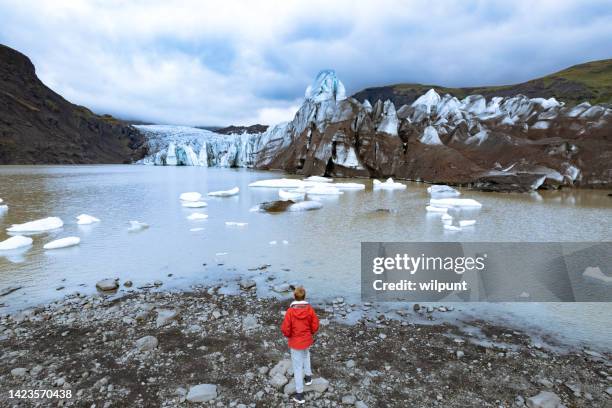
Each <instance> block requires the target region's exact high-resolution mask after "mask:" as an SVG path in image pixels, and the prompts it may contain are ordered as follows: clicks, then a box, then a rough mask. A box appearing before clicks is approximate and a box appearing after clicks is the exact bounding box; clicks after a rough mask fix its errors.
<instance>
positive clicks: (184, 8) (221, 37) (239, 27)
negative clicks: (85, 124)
mask: <svg viewBox="0 0 612 408" xmlns="http://www.w3.org/2000/svg"><path fill="white" fill-rule="evenodd" d="M610 38H612V8H611V7H610V6H609V2H607V1H598V0H592V1H578V0H565V1H551V0H544V1H538V2H533V1H527V0H517V1H512V2H505V1H502V2H491V1H477V0H476V1H462V0H449V1H445V2H431V1H395V0H382V1H364V2H352V1H346V0H342V1H333V2H329V1H319V0H317V1H303V2H302V1H292V2H275V1H257V2H252V1H251V2H249V1H239V2H224V3H222V5H221V6H220V5H219V3H216V2H200V1H196V0H193V1H184V2H181V3H180V4H178V5H172V4H169V2H165V1H160V0H157V1H139V0H135V1H131V2H123V1H120V0H111V1H104V2H102V1H80V2H74V1H67V0H66V1H54V2H39V1H33V0H23V1H7V0H0V42H2V43H4V44H7V45H9V46H11V47H14V48H16V49H18V50H20V51H22V52H23V53H25V54H26V55H28V56H29V57H31V58H32V60H33V62H34V63H35V65H36V67H37V71H38V73H39V76H40V77H41V79H42V80H43V81H44V82H45V83H47V84H48V85H49V86H50V87H52V88H53V89H55V90H56V91H57V92H59V93H60V94H62V95H64V96H65V97H66V98H67V99H69V100H71V101H73V102H76V103H80V104H83V105H86V106H88V107H90V108H92V109H94V110H95V111H97V112H100V113H102V112H108V113H112V114H115V115H117V116H120V117H130V118H139V119H143V120H150V121H155V122H163V123H180V124H192V125H193V124H199V125H201V124H209V125H210V124H230V123H244V124H247V123H254V122H265V123H273V122H276V121H280V120H287V119H290V117H291V115H292V112H293V110H294V109H295V107H296V106H297V105H298V104H299V103H300V101H301V98H302V97H303V91H304V89H305V88H306V86H307V85H308V84H309V82H310V81H311V80H312V79H313V78H314V76H315V75H316V73H317V72H318V71H319V70H320V69H324V68H333V69H336V70H337V71H338V74H339V76H340V78H341V80H342V81H343V82H344V83H345V85H346V87H347V90H348V91H349V92H351V93H352V92H356V91H358V90H359V89H362V88H364V87H368V86H377V85H384V84H390V83H398V82H421V83H429V84H441V85H447V86H473V85H486V84H505V83H513V82H520V81H524V80H527V79H531V78H534V77H537V76H540V75H544V74H547V73H550V72H553V71H556V70H559V69H562V68H564V67H567V66H569V65H572V64H576V63H580V62H584V61H588V60H593V59H602V58H610V57H611V56H612V42H611V41H610V40H609V39H610Z"/></svg>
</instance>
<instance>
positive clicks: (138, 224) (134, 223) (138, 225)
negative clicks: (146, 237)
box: [128, 221, 149, 232]
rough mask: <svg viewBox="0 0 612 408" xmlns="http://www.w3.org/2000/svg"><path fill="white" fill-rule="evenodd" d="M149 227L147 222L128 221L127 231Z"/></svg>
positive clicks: (136, 230)
mask: <svg viewBox="0 0 612 408" xmlns="http://www.w3.org/2000/svg"><path fill="white" fill-rule="evenodd" d="M147 228H149V224H147V223H144V222H140V221H130V228H128V232H138V231H142V230H144V229H147Z"/></svg>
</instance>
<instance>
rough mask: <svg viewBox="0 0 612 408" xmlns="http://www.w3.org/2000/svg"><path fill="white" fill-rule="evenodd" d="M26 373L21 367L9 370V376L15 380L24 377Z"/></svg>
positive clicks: (26, 370)
mask: <svg viewBox="0 0 612 408" xmlns="http://www.w3.org/2000/svg"><path fill="white" fill-rule="evenodd" d="M27 373H28V369H27V368H23V367H18V368H13V369H12V370H11V375H12V376H13V377H16V378H21V377H25V376H26V374H27Z"/></svg>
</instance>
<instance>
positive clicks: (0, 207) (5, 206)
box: [0, 204, 8, 213]
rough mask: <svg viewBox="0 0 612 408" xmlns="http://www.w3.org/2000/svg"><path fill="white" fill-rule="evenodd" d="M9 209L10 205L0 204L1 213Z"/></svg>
mask: <svg viewBox="0 0 612 408" xmlns="http://www.w3.org/2000/svg"><path fill="white" fill-rule="evenodd" d="M7 210H8V205H6V204H2V205H0V213H3V212H5V211H7Z"/></svg>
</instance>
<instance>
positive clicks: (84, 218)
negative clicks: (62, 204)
mask: <svg viewBox="0 0 612 408" xmlns="http://www.w3.org/2000/svg"><path fill="white" fill-rule="evenodd" d="M76 218H77V224H79V225H88V224H93V223H94V222H100V220H99V219H97V218H96V217H93V216H91V215H87V214H81V215H79V216H77V217H76Z"/></svg>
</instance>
